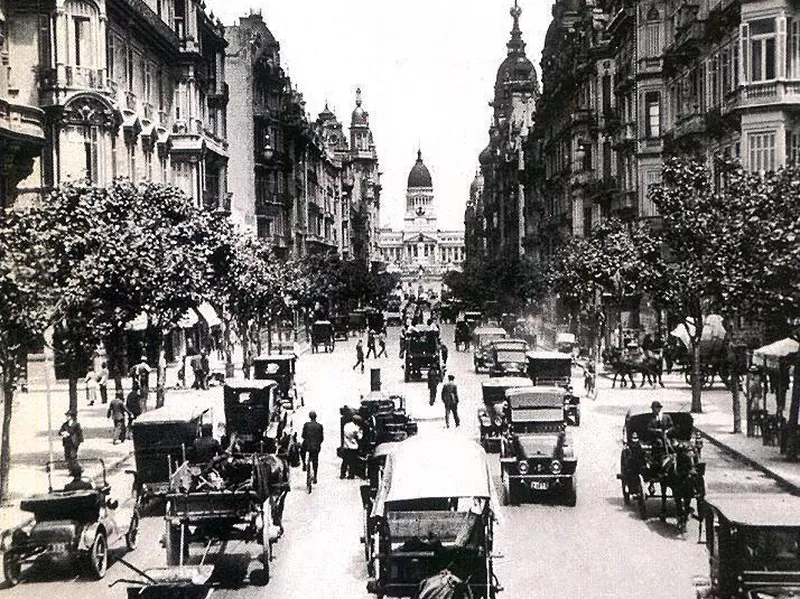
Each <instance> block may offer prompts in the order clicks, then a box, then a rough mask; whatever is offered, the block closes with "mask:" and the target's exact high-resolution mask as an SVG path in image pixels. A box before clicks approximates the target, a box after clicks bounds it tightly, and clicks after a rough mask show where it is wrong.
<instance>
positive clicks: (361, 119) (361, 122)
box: [350, 87, 369, 127]
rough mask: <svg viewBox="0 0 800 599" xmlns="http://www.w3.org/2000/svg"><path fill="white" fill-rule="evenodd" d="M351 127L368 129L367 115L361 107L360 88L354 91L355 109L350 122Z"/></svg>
mask: <svg viewBox="0 0 800 599" xmlns="http://www.w3.org/2000/svg"><path fill="white" fill-rule="evenodd" d="M350 126H351V127H359V126H361V127H368V126H369V113H368V112H367V111H366V110H364V109H363V108H362V107H361V88H360V87H359V88H358V89H356V107H355V109H354V110H353V115H352V117H351V120H350Z"/></svg>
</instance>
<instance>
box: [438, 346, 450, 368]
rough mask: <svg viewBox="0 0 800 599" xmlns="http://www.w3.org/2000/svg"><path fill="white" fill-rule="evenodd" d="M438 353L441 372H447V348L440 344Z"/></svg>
mask: <svg viewBox="0 0 800 599" xmlns="http://www.w3.org/2000/svg"><path fill="white" fill-rule="evenodd" d="M439 352H440V353H441V355H442V370H447V354H448V353H449V352H448V350H447V346H446V345H445V344H444V343H442V344H441V345H440V346H439Z"/></svg>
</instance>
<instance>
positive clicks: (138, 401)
mask: <svg viewBox="0 0 800 599" xmlns="http://www.w3.org/2000/svg"><path fill="white" fill-rule="evenodd" d="M125 407H126V408H128V412H130V415H131V422H133V421H134V420H136V419H137V418H138V417H139V416H141V415H142V398H141V396H140V395H139V390H138V389H131V392H130V393H128V397H126V398H125Z"/></svg>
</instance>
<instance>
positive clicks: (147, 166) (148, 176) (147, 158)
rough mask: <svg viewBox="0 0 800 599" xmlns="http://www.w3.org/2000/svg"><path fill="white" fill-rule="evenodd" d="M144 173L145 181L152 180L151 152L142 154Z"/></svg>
mask: <svg viewBox="0 0 800 599" xmlns="http://www.w3.org/2000/svg"><path fill="white" fill-rule="evenodd" d="M144 171H145V175H144V176H145V180H147V181H152V180H153V152H145V153H144Z"/></svg>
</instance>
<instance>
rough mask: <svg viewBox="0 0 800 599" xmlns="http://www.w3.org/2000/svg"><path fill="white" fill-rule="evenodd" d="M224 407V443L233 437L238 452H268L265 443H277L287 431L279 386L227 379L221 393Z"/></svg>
mask: <svg viewBox="0 0 800 599" xmlns="http://www.w3.org/2000/svg"><path fill="white" fill-rule="evenodd" d="M223 401H224V404H225V439H223V443H222V444H223V446H227V445H228V441H229V440H230V438H231V436H232V435H233V434H236V439H237V441H238V443H239V445H240V451H244V452H248V453H250V452H259V453H264V452H266V451H267V449H268V448H267V445H268V444H269V443H268V439H270V438H272V439H279V438H280V437H281V436H282V435H283V433H284V430H285V428H286V411H285V410H283V409H282V405H281V404H282V401H281V398H280V397H279V388H278V383H276V382H275V381H271V380H259V379H227V380H226V381H225V388H224V391H223Z"/></svg>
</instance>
